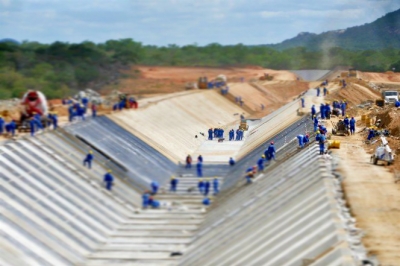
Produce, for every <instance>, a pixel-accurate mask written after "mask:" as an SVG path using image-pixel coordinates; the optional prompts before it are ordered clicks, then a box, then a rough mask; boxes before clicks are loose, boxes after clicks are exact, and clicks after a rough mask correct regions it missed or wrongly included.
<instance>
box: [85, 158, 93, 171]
mask: <svg viewBox="0 0 400 266" xmlns="http://www.w3.org/2000/svg"><path fill="white" fill-rule="evenodd" d="M86 163H87V164H88V168H89V169H92V160H86V159H85V160H83V166H86Z"/></svg>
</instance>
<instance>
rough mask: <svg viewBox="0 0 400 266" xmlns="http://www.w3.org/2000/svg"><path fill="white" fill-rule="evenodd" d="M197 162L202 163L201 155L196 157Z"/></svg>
mask: <svg viewBox="0 0 400 266" xmlns="http://www.w3.org/2000/svg"><path fill="white" fill-rule="evenodd" d="M197 161H198V162H201V163H202V162H203V156H201V154H200V155H199V156H198V157H197Z"/></svg>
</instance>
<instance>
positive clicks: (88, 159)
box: [83, 151, 94, 169]
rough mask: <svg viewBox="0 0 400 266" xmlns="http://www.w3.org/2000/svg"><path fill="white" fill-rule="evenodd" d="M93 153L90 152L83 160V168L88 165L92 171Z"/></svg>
mask: <svg viewBox="0 0 400 266" xmlns="http://www.w3.org/2000/svg"><path fill="white" fill-rule="evenodd" d="M93 159H94V157H93V151H89V153H88V154H87V155H86V158H85V159H84V160H83V166H86V164H87V165H88V168H89V169H92V161H93Z"/></svg>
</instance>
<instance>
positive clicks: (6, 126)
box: [0, 116, 17, 137]
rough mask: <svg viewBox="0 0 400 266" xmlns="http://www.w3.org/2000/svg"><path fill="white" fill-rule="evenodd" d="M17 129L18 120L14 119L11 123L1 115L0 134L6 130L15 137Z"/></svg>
mask: <svg viewBox="0 0 400 266" xmlns="http://www.w3.org/2000/svg"><path fill="white" fill-rule="evenodd" d="M15 130H17V122H16V121H15V120H14V119H13V120H11V121H10V122H9V123H6V121H5V120H4V118H3V117H2V116H0V135H3V134H4V131H5V132H6V133H7V134H10V135H11V136H12V137H14V136H15Z"/></svg>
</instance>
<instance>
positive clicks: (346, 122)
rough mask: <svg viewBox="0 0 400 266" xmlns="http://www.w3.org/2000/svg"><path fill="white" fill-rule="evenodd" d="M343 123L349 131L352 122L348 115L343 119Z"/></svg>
mask: <svg viewBox="0 0 400 266" xmlns="http://www.w3.org/2000/svg"><path fill="white" fill-rule="evenodd" d="M343 123H344V126H345V127H346V130H349V125H350V121H349V116H348V115H346V117H345V118H344V119H343Z"/></svg>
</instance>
